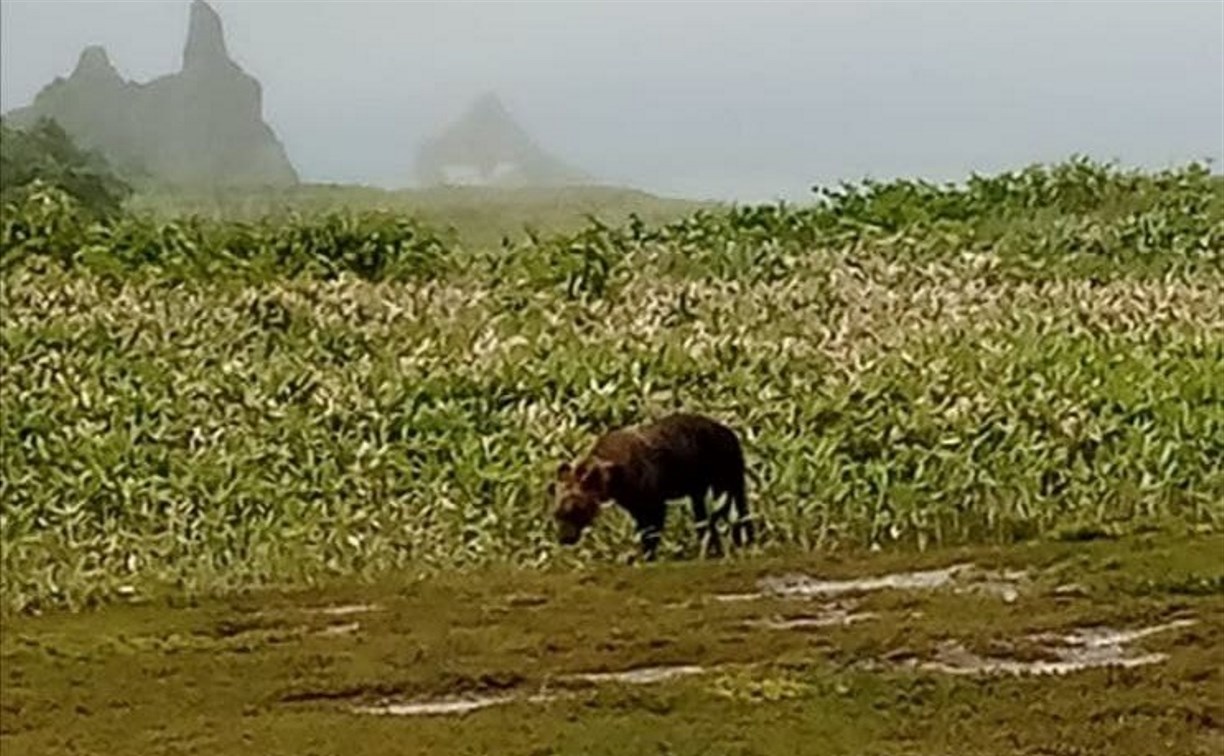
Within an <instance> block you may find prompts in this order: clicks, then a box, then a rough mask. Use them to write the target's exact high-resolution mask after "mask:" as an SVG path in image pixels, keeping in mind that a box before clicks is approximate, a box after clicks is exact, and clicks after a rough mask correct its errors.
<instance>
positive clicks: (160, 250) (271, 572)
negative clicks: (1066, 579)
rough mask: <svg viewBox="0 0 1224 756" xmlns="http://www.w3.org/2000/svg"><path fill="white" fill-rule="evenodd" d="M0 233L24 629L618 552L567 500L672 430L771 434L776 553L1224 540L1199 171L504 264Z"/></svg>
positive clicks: (1210, 271)
mask: <svg viewBox="0 0 1224 756" xmlns="http://www.w3.org/2000/svg"><path fill="white" fill-rule="evenodd" d="M0 245H2V260H3V266H4V290H3V301H2V302H0V304H2V306H3V312H4V322H3V328H2V331H0V336H2V339H0V350H2V357H3V363H4V367H5V376H4V384H5V390H4V392H3V395H2V396H0V444H2V447H3V448H2V452H0V454H2V455H3V456H2V461H3V469H4V476H3V479H2V480H0V495H2V496H3V500H4V502H5V504H4V510H3V514H2V517H0V542H2V543H3V546H4V549H3V558H2V565H0V566H2V568H3V578H2V587H3V594H4V602H5V605H6V607H7V608H9V609H13V608H35V607H41V606H48V605H57V604H69V605H80V604H82V603H88V602H92V601H95V600H98V599H103V598H106V597H108V596H112V595H114V593H115V592H116V591H121V590H122V591H127V590H129V589H130V587H131V586H135V587H136V588H137V589H139V590H145V589H146V588H147V587H148V586H151V585H157V584H164V583H168V584H171V585H175V586H178V587H180V588H183V589H186V590H189V591H211V590H218V589H230V588H238V587H242V586H250V585H255V584H260V583H266V582H276V583H282V582H289V583H300V582H304V581H314V580H317V579H320V578H324V577H326V576H335V575H349V576H370V575H381V574H385V573H386V572H387V571H388V570H398V569H405V568H407V569H412V570H416V569H428V568H441V567H460V566H471V565H479V564H488V563H513V564H520V565H544V564H550V563H570V562H571V561H572V560H578V561H582V560H607V559H612V558H614V557H615V556H616V555H617V554H623V553H624V552H625V550H627V549H630V548H632V544H631V540H630V538H629V532H628V527H629V525H628V521H627V518H624V517H621V516H619V514H617V513H610V514H609V515H608V517H606V518H605V520H606V521H605V522H602V523H601V524H600V526H599V527H597V528H596V532H595V533H594V537H592V538H591V539H590V540H589V541H587V542H585V543H584V544H583V545H582V547H581V548H580V549H579V550H578V551H577V552H576V553H572V552H566V551H563V550H561V549H560V548H559V547H557V546H556V545H555V544H554V543H553V539H552V534H551V529H550V522H549V517H548V502H547V501H546V500H545V497H544V489H545V483H546V482H547V480H548V478H549V476H550V475H551V474H552V472H553V470H554V469H555V465H556V463H557V461H558V460H560V459H562V458H565V457H569V456H571V455H573V454H576V453H578V452H579V451H581V450H583V449H584V448H585V447H586V445H587V444H589V443H590V441H591V439H592V436H593V434H595V433H597V432H600V431H602V430H604V429H606V428H608V427H610V426H612V425H616V424H620V423H627V422H634V421H638V420H640V419H642V418H644V417H646V416H650V415H653V414H656V413H660V412H664V411H667V410H671V409H675V408H680V407H684V408H686V409H690V410H696V411H706V412H710V413H712V414H715V415H717V416H719V417H721V418H722V419H724V420H726V421H727V422H729V423H731V424H732V425H733V426H735V427H737V428H739V429H741V430H742V432H743V433H744V435H745V442H746V447H747V450H748V454H749V464H750V467H751V469H752V471H753V474H754V476H755V478H756V481H755V484H754V485H753V486H752V487H751V490H750V497H751V498H752V501H753V503H754V505H755V507H756V509H757V511H758V512H760V514H761V516H762V518H763V520H764V523H765V535H766V545H765V547H764V548H766V549H774V550H776V549H784V548H787V547H799V548H803V549H809V548H813V547H819V548H821V549H822V550H827V549H835V548H844V547H851V546H869V545H878V546H891V545H901V546H907V547H909V546H916V547H923V548H925V547H928V546H931V545H936V544H945V545H951V544H969V543H982V542H988V543H989V542H996V543H1005V542H1012V541H1016V540H1022V539H1027V538H1031V537H1034V536H1053V535H1059V534H1066V535H1068V537H1078V536H1083V535H1085V534H1088V535H1092V534H1111V533H1116V532H1124V531H1128V530H1133V529H1135V528H1141V527H1148V526H1152V525H1162V524H1166V523H1169V522H1173V521H1181V522H1189V523H1192V524H1195V525H1200V526H1207V527H1216V526H1218V525H1219V524H1220V522H1221V518H1222V517H1224V472H1222V471H1221V468H1220V465H1219V464H1218V460H1219V459H1221V458H1224V382H1221V381H1220V380H1219V379H1220V376H1221V375H1224V308H1222V307H1221V304H1220V303H1221V301H1224V256H1222V254H1221V249H1222V248H1224V202H1222V201H1221V196H1220V194H1219V192H1218V189H1217V187H1216V185H1215V182H1214V180H1213V178H1212V177H1211V176H1210V175H1209V174H1208V173H1207V172H1206V171H1205V170H1204V169H1202V168H1200V167H1197V166H1190V167H1187V168H1184V169H1179V170H1174V171H1167V172H1162V173H1156V174H1146V173H1138V172H1124V171H1120V170H1117V169H1115V168H1112V167H1109V166H1100V165H1096V164H1093V163H1089V162H1087V161H1081V160H1075V161H1071V162H1068V163H1065V164H1063V165H1058V166H1053V167H1049V168H1046V167H1034V168H1031V169H1027V170H1024V171H1020V172H1016V173H1012V174H1004V175H1000V176H994V177H982V178H975V179H973V180H971V181H969V182H967V184H965V185H963V186H932V185H927V184H924V183H920V182H894V183H889V184H873V183H865V184H862V185H857V186H846V187H841V188H838V189H833V190H829V191H828V192H826V193H825V195H824V196H823V197H822V199H821V201H820V202H817V203H814V204H812V205H811V206H804V207H788V206H766V207H742V208H729V209H726V210H721V211H707V210H703V211H699V212H697V213H694V214H693V215H691V216H689V217H686V218H683V219H680V220H676V221H672V222H668V223H661V224H650V223H646V222H645V221H643V220H642V219H640V218H638V217H633V218H630V219H629V220H628V222H626V223H624V224H617V225H606V224H604V223H601V222H599V221H595V220H592V221H590V222H589V223H588V224H587V225H586V226H584V227H583V228H580V229H578V230H576V231H572V232H554V233H551V234H547V233H545V234H533V235H529V236H528V237H527V238H525V239H519V240H511V241H508V242H507V243H506V244H495V245H489V246H472V245H458V244H456V243H455V242H454V239H453V238H452V237H451V235H449V234H447V233H436V232H434V231H431V230H430V228H429V227H428V226H426V225H423V224H422V223H420V222H418V221H415V220H409V219H407V218H405V217H402V216H400V215H398V214H395V213H393V212H390V211H381V212H372V211H366V212H358V211H341V212H334V213H329V214H326V215H322V216H318V217H316V216H313V215H304V216H300V217H291V218H287V219H286V218H269V219H263V220H253V221H235V220H226V219H217V218H213V219H208V218H200V217H196V218H187V219H168V220H167V219H160V218H156V217H155V216H152V215H149V214H140V215H123V216H119V217H115V218H110V219H106V220H103V221H96V220H94V219H92V218H89V217H88V216H87V215H85V214H83V213H81V212H80V211H79V209H78V207H77V204H76V203H75V202H74V201H73V200H72V199H71V198H70V197H69V196H67V195H66V194H64V193H63V192H59V191H57V190H55V189H54V188H50V189H43V190H40V192H38V193H34V194H31V195H28V196H26V197H24V198H22V199H20V200H18V201H15V202H13V203H11V204H10V205H9V206H8V208H7V209H6V211H5V225H4V231H3V238H2V239H0ZM686 520H687V514H680V513H679V510H678V516H676V517H675V518H674V519H673V527H674V530H673V532H672V533H671V534H670V537H669V539H668V540H667V541H665V543H666V544H668V545H670V546H671V547H673V548H674V549H675V551H676V552H677V553H680V552H685V551H687V552H690V553H691V551H692V550H691V549H690V548H688V546H689V543H690V541H691V539H689V538H688V537H687V535H688V534H687V529H688V528H687V525H688V523H687V521H686Z"/></svg>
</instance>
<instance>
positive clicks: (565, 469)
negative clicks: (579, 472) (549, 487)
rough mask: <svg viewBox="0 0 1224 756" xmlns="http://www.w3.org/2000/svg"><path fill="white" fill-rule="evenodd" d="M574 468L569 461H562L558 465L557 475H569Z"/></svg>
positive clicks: (561, 476) (559, 476) (562, 476)
mask: <svg viewBox="0 0 1224 756" xmlns="http://www.w3.org/2000/svg"><path fill="white" fill-rule="evenodd" d="M573 469H574V466H573V465H571V464H570V463H569V462H562V463H561V464H559V465H557V477H558V478H564V477H565V476H566V475H569V474H570V471H571V470H573Z"/></svg>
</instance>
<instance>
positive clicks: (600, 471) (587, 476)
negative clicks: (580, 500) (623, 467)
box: [582, 459, 620, 497]
mask: <svg viewBox="0 0 1224 756" xmlns="http://www.w3.org/2000/svg"><path fill="white" fill-rule="evenodd" d="M619 477H620V465H618V464H616V463H615V462H610V461H608V460H606V459H601V460H598V461H596V462H595V463H594V464H592V465H591V466H590V467H589V468H588V469H587V470H586V471H585V473H584V474H583V476H582V487H583V488H585V489H586V490H588V491H592V492H595V493H598V494H600V495H601V496H604V497H609V496H611V495H612V492H613V491H615V490H616V489H615V485H616V483H617V481H618V480H619Z"/></svg>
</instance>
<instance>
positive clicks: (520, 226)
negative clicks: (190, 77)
mask: <svg viewBox="0 0 1224 756" xmlns="http://www.w3.org/2000/svg"><path fill="white" fill-rule="evenodd" d="M128 207H130V208H131V209H132V210H133V211H135V212H138V213H151V214H153V215H155V216H157V217H161V218H170V217H176V216H183V215H202V216H205V217H213V218H228V219H231V220H254V219H257V218H259V217H262V216H268V215H272V216H276V215H282V214H286V213H291V212H297V213H302V214H306V215H310V214H316V213H323V212H328V211H331V210H342V209H348V210H389V211H393V212H397V213H404V214H406V215H410V216H413V217H416V218H419V219H420V220H422V221H424V222H425V223H427V224H429V225H431V226H433V227H435V228H438V229H445V228H452V229H454V231H455V232H456V233H457V234H458V237H459V240H460V242H461V243H463V244H464V245H468V246H473V247H495V246H497V245H498V244H499V243H500V242H501V240H502V238H503V237H509V238H511V239H522V238H524V237H525V229H527V228H531V229H535V230H537V231H539V232H541V233H545V234H547V233H566V232H571V231H576V230H578V229H579V228H582V227H583V226H584V225H585V224H586V222H587V220H586V218H587V215H588V214H591V215H595V216H597V217H599V218H600V219H602V220H604V221H605V222H607V223H621V222H624V221H626V220H628V218H629V215H630V214H631V213H633V214H636V215H637V216H638V217H640V218H641V219H642V220H643V221H645V222H646V223H647V224H649V225H656V224H660V223H666V222H669V221H673V220H677V219H679V218H682V217H685V216H687V215H689V214H691V213H693V212H695V211H697V210H699V209H713V208H715V207H717V205H716V204H714V203H709V202H694V201H690V200H684V199H673V198H667V197H658V196H655V195H652V194H649V193H647V192H642V191H638V190H636V189H622V188H616V187H599V186H576V187H565V188H531V189H503V188H493V187H436V188H432V189H400V190H387V189H376V188H372V187H363V186H349V185H335V184H330V185H329V184H299V185H297V186H294V187H287V188H284V189H275V190H272V189H266V190H246V189H239V190H215V191H212V190H193V191H174V192H165V191H158V192H142V193H139V194H137V195H136V196H135V197H133V198H132V199H131V200H130V201H129V203H128Z"/></svg>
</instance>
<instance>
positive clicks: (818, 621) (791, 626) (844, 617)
mask: <svg viewBox="0 0 1224 756" xmlns="http://www.w3.org/2000/svg"><path fill="white" fill-rule="evenodd" d="M857 606H858V605H857V604H856V603H854V602H843V603H833V604H825V605H823V606H820V607H818V608H817V610H816V611H815V612H812V613H809V614H802V615H798V616H791V617H780V616H773V617H766V618H762V619H751V620H747V621H745V622H744V625H745V626H746V627H749V628H763V629H765V630H807V629H817V628H822V627H845V626H847V625H853V624H855V623H858V622H866V621H867V620H871V619H875V618H876V617H878V616H879V615H878V614H876V613H875V612H859V611H855V609H856V608H857Z"/></svg>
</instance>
